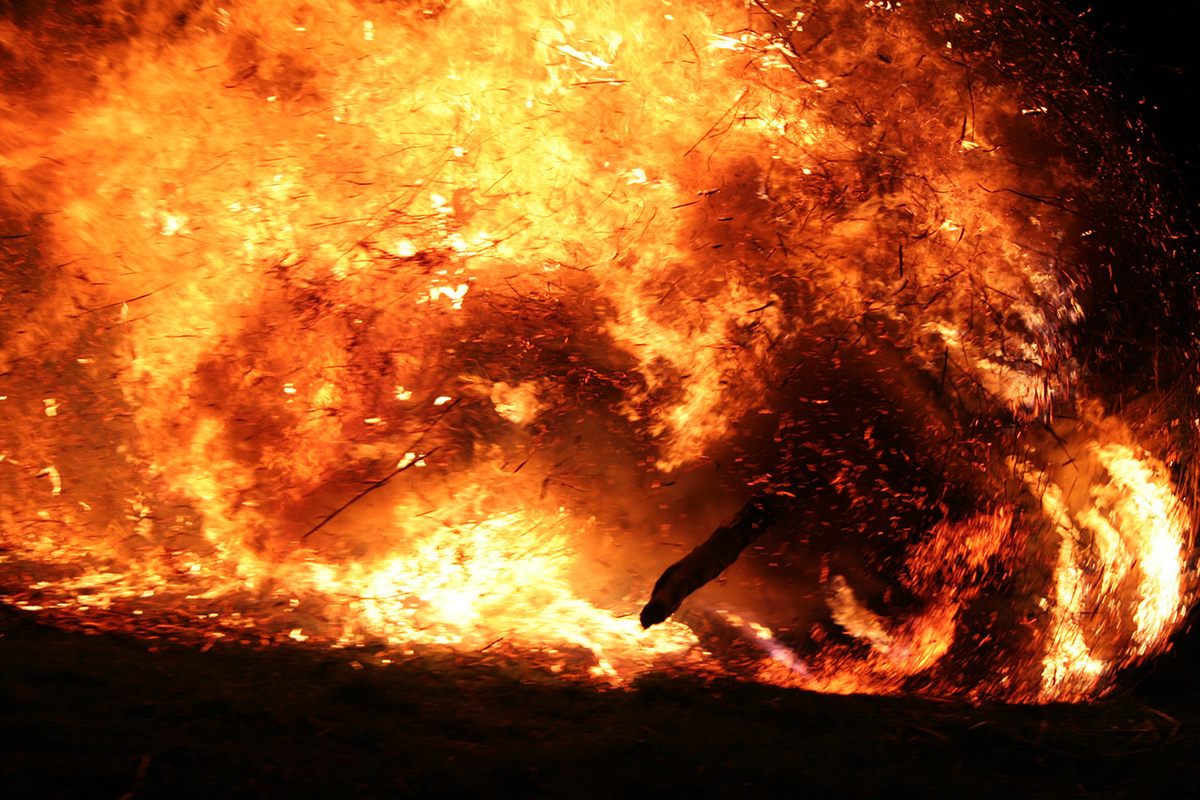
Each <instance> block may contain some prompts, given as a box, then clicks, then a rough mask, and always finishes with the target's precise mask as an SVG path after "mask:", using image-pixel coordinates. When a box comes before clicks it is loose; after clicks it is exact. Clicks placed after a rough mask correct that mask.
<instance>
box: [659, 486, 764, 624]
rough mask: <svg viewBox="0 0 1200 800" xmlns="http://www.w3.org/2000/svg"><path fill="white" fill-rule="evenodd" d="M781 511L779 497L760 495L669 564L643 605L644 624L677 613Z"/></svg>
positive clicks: (723, 569) (736, 557)
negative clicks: (688, 597) (693, 547)
mask: <svg viewBox="0 0 1200 800" xmlns="http://www.w3.org/2000/svg"><path fill="white" fill-rule="evenodd" d="M781 511H782V506H781V503H780V501H779V498H776V497H774V496H770V495H767V496H762V497H756V498H754V499H753V500H751V501H750V502H749V503H747V504H746V505H745V506H743V507H742V509H741V510H740V511H738V512H737V513H736V514H734V515H733V516H732V517H730V518H729V519H727V520H726V521H725V522H724V523H722V524H721V526H720V527H718V528H717V529H716V530H715V531H713V533H712V535H711V536H709V537H708V538H707V539H705V540H704V541H703V542H702V543H701V544H699V545H698V546H697V547H696V548H695V549H693V550H692V552H690V553H688V554H687V555H686V556H684V557H683V558H681V559H679V560H678V561H676V562H675V563H674V564H672V565H671V566H669V567H667V569H666V571H665V572H663V574H662V576H661V577H660V578H659V579H658V581H657V582H656V583H655V584H654V591H653V592H651V593H650V601H649V602H648V603H646V605H645V606H644V607H643V608H642V613H641V617H640V619H641V622H642V627H643V628H649V627H650V626H651V625H657V624H658V623H660V622H662V621H663V620H665V619H666V618H667V617H669V616H671V615H672V614H674V613H675V611H676V610H677V609H678V608H679V605H680V604H681V603H682V602H683V601H684V600H685V599H686V598H687V596H688V595H690V594H691V593H692V592H694V591H696V590H697V589H699V588H700V587H701V586H703V585H704V584H706V583H708V582H709V581H711V580H713V579H714V578H716V577H717V576H718V575H720V574H721V573H722V572H724V571H725V568H726V567H728V566H729V565H730V564H732V563H733V562H734V561H737V559H738V556H740V555H741V554H742V551H743V550H745V549H746V548H747V547H749V546H750V543H751V542H753V541H754V540H755V539H757V538H758V537H759V536H761V535H762V534H763V533H764V532H765V531H766V529H767V527H768V526H770V524H771V523H772V522H774V521H775V519H776V518H777V517H778V516H779V514H780V512H781Z"/></svg>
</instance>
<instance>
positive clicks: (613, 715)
mask: <svg viewBox="0 0 1200 800" xmlns="http://www.w3.org/2000/svg"><path fill="white" fill-rule="evenodd" d="M1184 645H1185V646H1184V647H1182V648H1180V649H1181V650H1185V651H1186V650H1188V649H1189V647H1188V643H1187V642H1185V643H1184ZM1190 649H1191V650H1195V647H1194V646H1192V647H1191V648H1190ZM356 656H357V657H356ZM362 657H363V654H355V653H353V652H338V653H320V652H312V651H306V650H302V649H294V648H286V647H271V648H267V649H257V648H252V647H246V646H225V647H216V648H212V649H209V650H208V651H207V652H204V651H202V650H200V649H198V648H195V647H187V646H183V645H176V644H164V643H161V642H159V643H154V642H147V641H144V640H138V639H134V638H129V637H125V636H122V635H114V634H99V635H86V634H84V633H79V632H69V631H62V630H59V629H55V628H52V627H48V626H45V625H43V624H41V623H39V622H37V621H36V620H35V619H34V618H32V617H31V616H29V615H26V614H23V613H20V612H15V611H13V610H11V609H9V608H8V607H5V606H0V786H2V787H4V788H2V789H0V794H3V796H4V797H6V798H10V800H17V798H27V797H28V798H32V797H38V798H67V797H108V798H118V797H120V798H149V797H170V798H185V797H222V798H225V797H272V798H275V797H338V798H345V797H402V796H415V797H469V796H520V797H539V796H555V797H572V798H579V797H596V798H601V797H614V798H615V797H632V796H649V797H653V796H666V797H676V796H685V795H686V796H689V797H761V796H766V795H768V794H774V793H785V794H786V796H789V797H794V796H812V795H829V796H831V797H847V796H879V795H882V794H885V793H888V794H894V793H899V794H902V795H903V794H909V793H910V792H912V791H919V792H920V793H921V794H923V795H930V796H964V795H968V794H969V795H972V796H979V797H988V796H1005V797H1037V796H1047V797H1050V796H1053V797H1061V796H1093V795H1096V796H1101V797H1137V796H1160V795H1166V794H1169V793H1177V794H1179V795H1186V794H1188V793H1190V791H1191V789H1192V788H1193V779H1194V771H1195V765H1196V764H1198V763H1200V689H1198V688H1197V687H1196V686H1195V685H1194V684H1193V683H1192V682H1191V680H1190V678H1191V674H1192V672H1193V670H1192V669H1191V663H1192V659H1191V658H1190V657H1189V654H1188V653H1187V652H1180V653H1176V654H1175V655H1173V656H1169V657H1168V658H1166V659H1165V660H1161V661H1159V662H1158V663H1157V664H1155V665H1154V666H1152V667H1150V668H1147V669H1143V670H1142V671H1141V672H1140V673H1138V674H1134V675H1131V676H1129V678H1128V683H1127V684H1126V685H1125V686H1124V688H1122V689H1120V690H1119V691H1117V692H1116V693H1114V695H1113V696H1111V697H1110V698H1108V699H1106V700H1104V701H1102V702H1099V703H1096V704H1092V705H1086V706H1044V707H1006V706H982V707H976V706H970V705H963V704H958V703H946V702H938V701H933V700H927V699H916V698H872V697H835V696H825V695H816V694H812V693H807V692H800V691H789V690H782V689H777V688H771V687H764V686H758V685H750V684H739V683H732V682H717V683H709V684H705V683H703V682H700V681H697V680H694V679H687V678H680V677H667V676H651V677H646V678H643V679H642V680H640V681H639V682H638V683H637V684H636V685H635V686H633V687H632V688H631V689H628V690H621V691H595V690H592V689H589V688H586V687H583V686H579V685H571V684H564V683H563V682H561V681H560V680H558V679H553V678H551V677H550V676H548V675H543V674H540V673H536V672H532V671H528V670H525V671H520V672H518V671H515V670H514V669H512V668H511V667H500V666H494V665H489V664H486V663H484V662H483V661H482V660H480V659H479V658H477V657H475V658H472V657H465V656H464V657H460V658H453V657H450V656H440V657H428V658H425V659H422V660H419V661H417V662H414V663H406V664H404V665H393V666H390V667H380V666H371V665H364V664H363V663H362V662H361V661H359V658H362Z"/></svg>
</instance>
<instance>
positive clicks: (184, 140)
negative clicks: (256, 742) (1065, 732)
mask: <svg viewBox="0 0 1200 800" xmlns="http://www.w3.org/2000/svg"><path fill="white" fill-rule="evenodd" d="M23 9H24V10H23ZM1031 30H1035V31H1037V34H1036V35H1033V36H1032V38H1031V36H1030V31H1031ZM1074 35H1075V32H1074V31H1073V30H1072V29H1071V28H1070V27H1069V26H1067V25H1065V24H1063V23H1061V21H1060V20H1059V18H1058V17H1056V16H1055V15H1054V13H1053V12H1052V11H1051V10H1035V11H1018V10H1010V9H1001V8H992V7H990V6H986V5H985V6H972V7H970V8H967V7H963V8H957V7H952V6H950V5H947V4H945V3H941V2H932V0H931V1H930V2H916V3H911V4H905V5H903V6H901V5H899V4H896V5H893V4H892V3H888V2H868V3H865V4H863V3H851V2H840V1H839V2H830V3H823V4H820V5H819V6H818V5H810V4H806V3H771V4H767V3H759V2H754V3H749V4H743V3H724V2H703V3H694V4H693V3H689V4H680V5H679V6H676V5H672V4H666V5H661V4H646V3H636V2H626V1H625V0H610V1H609V2H599V3H589V4H585V5H580V6H578V7H570V8H568V7H565V6H562V5H561V4H557V3H548V2H546V3H544V2H539V0H531V2H529V3H525V4H522V5H521V6H520V7H514V6H513V5H511V4H508V3H503V4H501V3H490V2H483V0H478V1H475V0H471V1H470V2H458V3H445V4H443V3H394V4H378V3H365V2H352V0H328V1H327V2H319V3H317V2H308V3H300V2H295V3H293V2H282V1H280V2H268V0H261V2H251V1H250V0H247V1H246V2H240V3H236V4H230V5H227V6H224V7H222V6H218V5H216V4H209V3H186V4H176V3H171V2H169V1H168V0H163V2H157V3H150V4H148V5H147V6H146V7H145V8H141V9H140V10H139V11H138V12H137V13H133V12H130V11H128V10H126V6H125V5H123V4H121V3H117V2H112V3H105V2H97V3H91V4H83V5H79V4H60V5H51V6H50V7H49V8H42V7H40V6H38V7H37V8H36V9H35V8H34V7H33V6H21V5H18V6H17V7H16V10H15V11H12V12H10V13H9V15H8V17H7V18H0V76H3V85H4V87H5V88H4V89H3V91H4V94H3V98H4V102H5V106H4V107H3V108H4V110H3V115H2V116H0V170H2V172H0V175H2V177H3V181H2V182H0V208H3V211H4V214H3V220H4V221H3V223H2V224H3V226H4V227H3V228H0V248H2V250H3V255H2V256H0V298H2V300H3V303H4V306H3V316H2V317H0V331H2V335H3V340H4V342H5V345H4V350H3V353H2V355H0V403H2V404H3V405H2V406H0V407H2V408H3V409H4V419H5V424H4V426H3V427H2V428H0V492H2V493H3V497H4V502H3V508H2V510H0V525H2V527H0V537H2V538H0V544H2V546H3V548H4V551H3V561H2V562H0V577H2V581H3V587H4V591H5V596H6V597H7V600H8V602H10V603H13V604H16V605H18V606H20V607H23V608H29V609H34V610H37V611H39V612H42V613H45V614H46V615H48V616H50V617H51V618H53V619H56V620H60V621H63V622H67V623H70V624H84V625H96V626H100V627H125V626H132V627H134V628H135V629H137V630H139V631H142V632H145V633H149V634H156V635H161V634H167V635H172V636H180V637H185V638H191V637H199V638H203V639H212V638H252V639H257V638H265V639H268V640H274V639H287V638H291V639H294V640H298V641H305V642H308V643H310V644H311V645H314V646H349V645H357V644H364V643H381V644H383V645H384V646H386V647H387V648H388V649H389V652H393V651H394V652H397V653H403V652H404V651H406V650H411V649H413V648H415V647H427V646H439V647H441V646H448V647H458V648H470V649H481V648H499V649H506V650H509V651H511V652H513V653H519V654H521V657H522V658H528V659H532V660H533V661H535V662H537V663H541V664H546V665H548V666H549V667H550V668H551V669H555V670H564V669H566V670H568V671H579V672H581V673H582V674H584V675H589V676H591V677H592V678H595V679H600V680H611V681H617V682H620V681H621V680H624V679H626V678H627V677H628V676H630V675H632V674H636V673H637V672H639V671H641V670H644V669H646V668H648V667H651V666H655V665H670V666H674V667H677V668H683V669H692V670H700V671H714V672H720V671H732V672H735V673H737V674H742V675H750V676H755V677H759V678H761V679H764V680H770V681H774V682H779V683H784V684H788V685H798V686H803V687H808V688H814V689H821V690H828V691H862V692H898V691H905V690H913V689H920V690H922V691H927V692H932V693H941V694H957V695H966V696H971V697H985V696H986V697H1000V698H1005V699H1012V700H1022V701H1030V700H1054V699H1075V698H1083V697H1087V696H1090V695H1093V694H1095V693H1098V692H1101V691H1103V690H1104V689H1105V688H1106V687H1107V686H1108V685H1109V684H1110V681H1111V678H1112V676H1113V675H1114V674H1115V672H1116V671H1117V670H1118V669H1120V668H1121V667H1123V666H1125V665H1128V664H1131V663H1134V662H1136V661H1139V660H1141V659H1144V658H1145V657H1147V656H1149V655H1151V654H1153V653H1155V652H1158V651H1160V650H1162V649H1163V648H1164V647H1165V646H1166V642H1167V638H1168V637H1169V635H1170V634H1171V633H1172V631H1174V630H1175V629H1176V628H1177V627H1178V625H1179V624H1180V622H1181V620H1182V619H1183V616H1184V614H1185V613H1186V611H1187V609H1188V607H1189V605H1190V603H1191V601H1192V597H1193V589H1194V586H1193V583H1194V573H1193V569H1192V567H1191V561H1190V559H1191V554H1192V539H1193V522H1192V514H1191V513H1190V511H1189V509H1190V508H1191V505H1192V503H1193V500H1194V497H1195V492H1194V473H1193V469H1192V466H1193V465H1192V460H1191V458H1192V456H1191V451H1192V446H1193V441H1194V435H1195V430H1196V416H1195V409H1194V408H1193V402H1194V401H1193V397H1194V394H1195V389H1196V386H1197V376H1196V375H1195V368H1196V363H1197V362H1196V359H1195V342H1194V331H1195V327H1194V320H1195V312H1196V309H1197V302H1196V295H1195V291H1194V286H1193V285H1192V282H1191V281H1190V278H1189V277H1188V276H1187V275H1186V274H1185V272H1186V271H1185V267H1187V265H1188V264H1189V261H1188V259H1189V258H1190V252H1189V251H1188V250H1187V248H1186V247H1185V246H1184V245H1183V244H1181V242H1183V241H1184V239H1185V238H1186V237H1187V236H1190V231H1189V230H1188V229H1187V228H1186V226H1185V225H1184V224H1183V223H1182V222H1180V221H1178V220H1176V219H1175V218H1174V216H1173V213H1172V210H1171V208H1170V206H1169V204H1168V203H1167V202H1166V200H1164V197H1165V194H1164V192H1163V191H1162V190H1161V188H1160V187H1159V185H1158V183H1157V179H1156V177H1155V175H1154V173H1153V171H1152V170H1150V169H1149V167H1148V166H1147V165H1146V164H1145V163H1144V161H1142V160H1141V159H1142V157H1141V156H1140V155H1139V153H1140V152H1141V150H1139V149H1138V148H1139V147H1140V145H1139V144H1138V142H1137V136H1136V126H1132V123H1130V124H1129V125H1126V126H1125V128H1124V129H1122V127H1121V126H1122V125H1125V123H1124V122H1120V123H1119V124H1114V122H1113V121H1112V119H1111V118H1110V117H1108V116H1106V114H1109V111H1108V110H1107V107H1106V106H1105V104H1104V98H1103V97H1102V94H1103V91H1102V87H1099V86H1096V85H1094V84H1093V83H1083V84H1081V81H1083V80H1084V73H1083V65H1082V63H1081V59H1082V57H1081V56H1080V55H1079V53H1080V52H1081V49H1080V47H1081V45H1080V43H1078V42H1076V41H1074V40H1073V39H1072V38H1071V37H1072V36H1074ZM1081 85H1083V86H1085V87H1086V90H1081V89H1080V86H1081ZM1131 126H1132V127H1131ZM1131 131H1132V132H1131ZM739 508H741V509H744V511H743V512H742V514H741V516H740V517H738V518H736V519H735V521H734V522H733V523H731V524H730V525H727V526H725V527H723V528H719V531H723V532H724V533H718V534H717V535H716V536H715V538H713V539H709V540H708V541H709V544H707V545H701V546H700V548H699V549H698V550H696V551H695V554H694V555H693V556H690V557H688V558H687V559H684V561H682V562H680V563H681V564H682V566H680V567H678V568H675V569H674V570H673V572H671V573H670V575H669V576H668V577H667V578H666V579H664V582H661V583H660V584H659V590H658V591H657V592H656V594H655V600H654V602H658V603H659V606H656V607H655V609H656V610H655V613H652V614H650V615H649V616H648V617H646V618H645V619H646V621H647V622H658V621H660V619H661V618H665V617H666V615H667V614H669V613H670V612H671V611H673V610H674V607H677V606H679V604H680V602H682V600H683V597H684V596H686V595H687V594H688V593H690V591H692V590H694V589H695V588H697V587H698V586H700V585H702V584H704V583H705V582H707V581H708V580H710V579H712V578H713V577H715V576H716V575H717V574H718V573H720V572H722V570H724V569H725V568H726V567H728V566H729V565H730V564H731V563H733V562H734V560H735V559H736V560H737V563H736V564H735V565H734V566H733V567H732V568H730V569H729V571H728V572H725V576H726V577H725V579H724V580H723V582H722V584H721V585H713V586H710V587H709V588H707V589H705V590H704V592H703V593H702V594H701V595H698V596H697V598H696V600H695V601H693V603H692V604H691V605H690V606H686V605H685V606H684V607H683V608H684V612H683V613H681V614H680V615H679V619H674V620H671V621H668V622H665V623H664V624H662V625H658V626H655V627H654V628H651V629H650V630H649V631H648V632H643V631H642V630H641V627H640V625H639V624H638V621H637V619H636V616H635V615H636V611H637V609H638V607H639V606H640V605H641V603H642V602H643V601H644V600H645V599H646V597H647V596H648V594H649V590H650V586H651V584H652V582H653V581H654V579H655V578H656V577H657V576H658V573H659V572H660V571H661V569H662V568H663V567H664V566H666V565H667V564H670V563H671V562H673V561H676V560H677V559H679V557H680V556H682V555H684V553H686V552H687V551H688V550H690V549H691V548H693V547H694V546H696V545H700V543H701V542H704V541H705V540H706V539H707V537H709V535H710V533H711V532H712V531H713V530H714V529H718V526H719V523H720V521H721V520H722V519H724V518H726V517H727V516H728V515H729V514H731V513H734V512H736V511H737V510H738V509H739Z"/></svg>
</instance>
